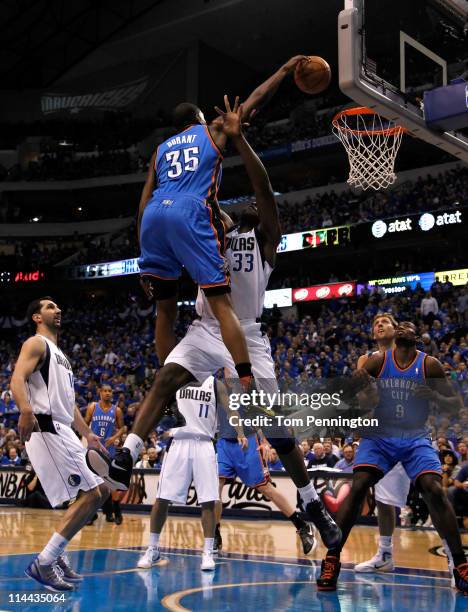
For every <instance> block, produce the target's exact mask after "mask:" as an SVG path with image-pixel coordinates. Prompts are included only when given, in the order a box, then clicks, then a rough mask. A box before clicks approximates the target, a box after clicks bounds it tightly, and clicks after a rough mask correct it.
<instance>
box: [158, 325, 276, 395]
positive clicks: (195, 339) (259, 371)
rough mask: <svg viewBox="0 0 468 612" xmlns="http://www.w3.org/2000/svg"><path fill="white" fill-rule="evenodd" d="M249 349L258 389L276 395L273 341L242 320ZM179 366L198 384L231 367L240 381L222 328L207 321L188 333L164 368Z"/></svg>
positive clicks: (257, 326)
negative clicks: (169, 365) (176, 364)
mask: <svg viewBox="0 0 468 612" xmlns="http://www.w3.org/2000/svg"><path fill="white" fill-rule="evenodd" d="M241 326H242V329H243V330H244V334H245V338H246V341H247V348H248V350H249V356H250V362H251V364H252V373H253V375H254V377H255V382H256V386H257V388H258V389H263V390H264V391H265V392H267V393H276V392H277V391H278V385H277V382H276V379H275V366H274V363H273V359H272V357H271V348H270V342H269V340H268V337H267V336H264V335H263V334H262V332H261V330H260V323H256V322H255V321H253V320H252V321H241ZM168 363H178V364H179V365H181V366H182V367H184V368H185V369H186V370H188V371H189V372H190V373H191V374H192V375H193V376H194V377H195V378H196V379H197V380H198V381H200V382H203V381H204V380H205V379H206V378H208V376H211V375H212V374H214V373H215V372H217V370H219V369H220V368H227V369H228V370H229V371H230V372H231V374H232V377H233V378H237V373H236V369H235V367H234V362H233V360H232V357H231V355H230V353H229V351H228V350H227V348H226V347H225V345H224V343H223V340H222V338H221V332H220V331H219V326H218V325H217V324H216V323H211V322H208V321H203V320H196V321H194V322H193V324H192V325H191V326H190V328H189V330H188V332H187V334H186V335H185V337H184V338H182V340H181V341H180V342H179V344H177V346H176V347H175V348H174V349H173V350H172V352H171V353H170V354H169V355H168V357H167V359H166V361H165V362H164V365H166V364H168Z"/></svg>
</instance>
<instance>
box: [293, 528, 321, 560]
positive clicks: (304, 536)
mask: <svg viewBox="0 0 468 612" xmlns="http://www.w3.org/2000/svg"><path fill="white" fill-rule="evenodd" d="M297 535H298V536H299V537H300V538H301V542H302V550H303V551H304V554H305V555H308V554H309V553H310V551H311V550H313V549H314V548H315V544H316V542H315V538H314V531H313V529H312V525H309V523H306V524H305V525H304V527H301V528H300V529H298V530H297Z"/></svg>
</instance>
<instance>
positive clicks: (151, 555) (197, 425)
mask: <svg viewBox="0 0 468 612" xmlns="http://www.w3.org/2000/svg"><path fill="white" fill-rule="evenodd" d="M221 385H222V383H220V382H219V381H216V380H215V378H214V377H213V376H209V377H208V378H207V379H206V380H205V381H204V382H203V383H202V384H196V383H195V384H192V385H188V386H186V387H183V388H182V389H180V390H179V391H178V392H177V394H176V400H177V407H178V409H179V412H180V413H181V414H182V415H183V417H184V418H185V421H186V425H185V426H183V427H179V428H177V429H174V430H173V438H172V440H171V443H170V446H169V448H168V450H167V452H166V454H165V456H164V460H163V464H162V467H161V473H160V475H159V484H158V493H157V499H156V502H155V503H154V505H153V509H152V511H151V524H150V538H149V546H148V548H147V549H146V551H145V553H144V554H143V555H142V557H141V558H140V559H139V561H138V564H137V567H139V568H141V569H149V568H150V567H152V566H153V565H155V564H156V563H157V562H158V561H159V559H160V552H159V538H160V535H161V531H162V529H163V527H164V524H165V522H166V519H167V511H168V508H169V503H170V502H174V503H179V504H183V503H185V502H186V501H187V493H188V489H189V487H190V483H191V482H192V480H193V485H194V487H195V491H196V492H197V498H198V503H199V504H200V505H201V507H202V515H201V521H202V527H203V535H204V538H205V542H204V547H203V556H202V562H201V569H202V570H204V571H212V570H214V569H215V561H214V558H213V544H214V532H215V502H216V501H217V500H218V499H219V493H218V466H217V462H216V452H215V448H214V437H215V433H216V429H217V423H218V414H221V413H222V412H223V410H219V411H218V395H219V396H221V401H220V402H219V403H220V404H222V406H223V408H224V409H226V410H228V406H227V402H226V399H225V398H227V394H226V393H225V391H223V389H222V387H221Z"/></svg>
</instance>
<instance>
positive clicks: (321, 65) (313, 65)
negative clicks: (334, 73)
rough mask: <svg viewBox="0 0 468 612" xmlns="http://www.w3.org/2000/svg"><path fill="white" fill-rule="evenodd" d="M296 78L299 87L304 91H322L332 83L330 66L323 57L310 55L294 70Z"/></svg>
mask: <svg viewBox="0 0 468 612" xmlns="http://www.w3.org/2000/svg"><path fill="white" fill-rule="evenodd" d="M294 80H295V81H296V85H297V86H298V87H299V89H300V90H301V91H303V92H304V93H307V94H318V93H321V92H322V91H324V90H325V89H326V88H327V87H328V86H329V84H330V81H331V70H330V66H329V65H328V63H327V62H326V61H325V60H324V59H323V57H319V56H318V55H310V56H309V57H308V58H307V60H304V61H303V62H299V64H297V66H296V70H295V71H294Z"/></svg>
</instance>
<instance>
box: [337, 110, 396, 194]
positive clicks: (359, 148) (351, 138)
mask: <svg viewBox="0 0 468 612" xmlns="http://www.w3.org/2000/svg"><path fill="white" fill-rule="evenodd" d="M332 125H333V133H334V134H335V135H336V136H338V138H339V139H340V140H341V142H342V143H343V146H344V148H345V149H346V152H347V154H348V159H349V178H348V183H349V184H350V185H352V186H353V187H361V188H362V189H364V190H365V189H369V188H372V189H375V190H376V191H377V190H379V189H386V188H387V187H388V186H389V185H392V184H393V183H394V182H395V180H396V174H395V172H394V167H395V159H396V156H397V153H398V149H399V148H400V144H401V139H402V137H403V133H404V132H407V130H406V128H404V127H402V126H401V125H397V124H396V123H395V122H394V121H390V120H388V119H385V117H381V116H380V115H378V114H377V113H375V112H374V111H373V110H371V109H370V108H366V107H365V106H360V107H358V108H348V109H346V110H343V111H341V112H339V113H338V114H337V115H335V116H334V117H333V121H332Z"/></svg>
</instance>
